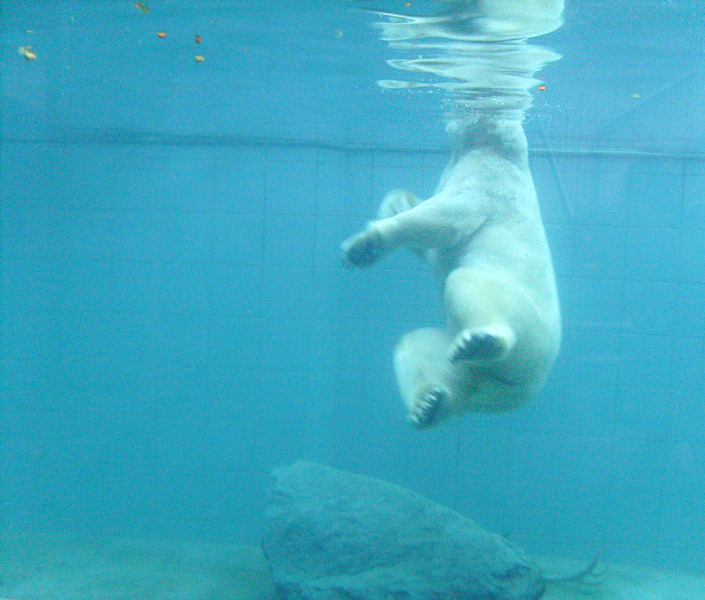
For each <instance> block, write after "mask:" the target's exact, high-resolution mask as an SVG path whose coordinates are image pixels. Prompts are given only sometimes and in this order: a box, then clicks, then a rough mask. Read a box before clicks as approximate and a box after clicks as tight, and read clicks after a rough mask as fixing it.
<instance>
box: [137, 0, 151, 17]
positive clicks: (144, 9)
mask: <svg viewBox="0 0 705 600" xmlns="http://www.w3.org/2000/svg"><path fill="white" fill-rule="evenodd" d="M135 8H136V9H137V10H138V11H140V12H141V13H142V14H143V15H144V14H147V13H148V12H149V2H147V0H143V1H142V2H135Z"/></svg>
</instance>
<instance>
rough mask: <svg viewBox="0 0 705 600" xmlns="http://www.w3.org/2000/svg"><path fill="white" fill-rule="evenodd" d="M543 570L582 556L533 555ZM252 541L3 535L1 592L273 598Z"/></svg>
mask: <svg viewBox="0 0 705 600" xmlns="http://www.w3.org/2000/svg"><path fill="white" fill-rule="evenodd" d="M537 563H538V564H540V566H541V568H542V570H543V572H544V573H546V574H547V575H553V574H556V575H557V574H561V573H570V572H573V571H577V570H579V569H580V568H581V567H582V566H584V563H576V562H574V561H566V560H558V559H549V558H542V559H538V560H537ZM274 598H276V594H275V592H274V589H273V588H272V585H271V583H270V582H269V579H268V575H267V565H266V562H265V559H264V557H263V556H262V552H261V550H260V549H259V547H257V546H254V545H245V544H243V545H216V544H203V543H193V542H174V541H171V540H170V541H154V540H149V541H146V540H136V539H127V538H105V539H96V538H91V539H88V538H79V537H75V536H67V535H60V536H59V535H41V536H37V535H33V536H31V537H29V536H22V535H17V534H5V535H3V536H0V600H89V599H90V600H272V599H274ZM544 599H545V600H582V599H590V600H703V599H705V576H704V577H695V576H692V575H685V574H679V573H668V572H659V571H653V570H647V569H639V568H634V567H624V566H618V565H605V564H600V565H599V566H598V568H597V569H596V574H595V575H594V576H591V577H589V578H588V579H587V580H586V581H585V582H582V583H555V584H549V586H548V588H547V590H546V594H545V596H544Z"/></svg>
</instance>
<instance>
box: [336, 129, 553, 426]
mask: <svg viewBox="0 0 705 600" xmlns="http://www.w3.org/2000/svg"><path fill="white" fill-rule="evenodd" d="M454 140H455V148H454V152H453V157H452V160H451V162H450V164H449V165H448V166H447V167H446V169H445V172H444V173H443V176H442V177H441V181H440V183H439V186H438V189H437V191H436V193H435V194H434V195H433V196H431V197H430V198H428V199H427V200H424V201H421V200H419V199H418V198H416V197H415V196H414V195H413V194H411V193H410V192H406V191H403V190H395V191H393V192H391V193H389V194H388V195H387V196H386V197H385V198H384V201H383V202H382V205H381V206H380V208H379V212H378V218H377V220H375V221H372V222H371V223H370V224H369V225H368V227H367V228H366V229H365V230H363V231H361V232H360V233H358V234H356V235H354V236H352V237H350V238H348V239H347V240H345V241H344V242H343V244H342V247H341V249H342V252H343V256H344V258H345V260H346V261H347V262H348V263H349V264H351V265H355V266H360V267H365V266H368V265H371V264H373V263H374V262H376V261H377V260H378V259H379V258H381V257H382V256H383V255H384V254H386V253H387V252H390V251H391V250H394V249H395V248H400V247H406V248H410V249H412V250H414V251H415V252H416V253H417V254H419V255H420V256H424V257H425V258H426V259H427V260H428V262H429V263H430V264H431V266H432V268H433V269H434V271H435V272H436V274H437V276H438V278H439V280H440V282H441V283H442V284H443V285H444V299H445V310H446V316H447V326H446V327H445V329H438V328H424V329H417V330H416V331H412V332H410V333H408V334H406V335H404V337H403V338H402V339H401V341H400V342H399V344H398V345H397V348H396V350H395V355H394V368H395V372H396V377H397V382H398V385H399V389H400V391H401V394H402V396H403V399H404V402H405V404H406V408H407V410H408V414H409V418H410V419H411V422H412V423H413V424H414V425H416V426H417V427H419V428H423V427H427V426H430V425H434V424H436V423H439V422H441V421H443V420H444V419H446V418H447V417H450V416H452V415H458V414H461V413H463V412H466V411H484V412H504V411H510V410H513V409H515V408H517V407H519V406H521V405H522V404H524V403H525V402H526V401H527V400H528V399H529V398H530V397H531V396H532V395H534V394H535V393H536V392H537V391H538V390H539V388H540V387H541V385H542V384H543V382H544V380H545V379H546V376H547V374H548V372H549V370H550V368H551V366H552V364H553V362H554V360H555V358H556V356H557V354H558V348H559V345H560V337H561V327H560V311H559V305H558V296H557V293H556V284H555V276H554V273H553V265H552V262H551V254H550V251H549V248H548V243H547V241H546V234H545V232H544V228H543V223H542V222H541V214H540V211H539V205H538V200H537V198H536V191H535V189H534V184H533V180H532V178H531V172H530V171H529V163H528V150H527V142H526V136H525V135H524V131H523V128H522V125H521V123H520V122H519V121H514V120H501V119H497V120H492V119H478V120H477V122H476V123H474V124H473V125H467V124H466V125H465V126H464V129H463V130H462V131H461V132H458V133H456V134H455V136H454Z"/></svg>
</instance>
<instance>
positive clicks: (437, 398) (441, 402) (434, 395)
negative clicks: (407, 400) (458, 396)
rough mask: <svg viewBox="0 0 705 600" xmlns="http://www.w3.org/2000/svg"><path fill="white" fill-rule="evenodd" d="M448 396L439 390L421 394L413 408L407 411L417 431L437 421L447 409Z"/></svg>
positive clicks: (435, 389)
mask: <svg viewBox="0 0 705 600" xmlns="http://www.w3.org/2000/svg"><path fill="white" fill-rule="evenodd" d="M447 404H448V394H447V393H446V392H444V391H443V390H442V389H440V388H434V389H432V390H429V391H428V392H425V393H424V394H422V395H421V396H420V397H419V398H418V400H417V401H416V404H415V406H414V407H413V409H412V410H410V411H409V420H410V421H411V424H412V425H413V426H414V427H416V428H417V429H423V428H424V427H428V426H430V425H433V424H434V423H436V422H437V421H438V418H439V416H440V415H441V414H442V413H443V412H444V409H446V408H447Z"/></svg>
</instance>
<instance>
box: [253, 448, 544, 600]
mask: <svg viewBox="0 0 705 600" xmlns="http://www.w3.org/2000/svg"><path fill="white" fill-rule="evenodd" d="M273 477H274V484H273V489H272V492H271V494H270V497H269V501H268V505H267V528H266V531H265V534H264V538H263V541H262V546H263V549H264V553H265V555H266V557H267V560H268V562H269V568H270V571H271V574H272V579H273V581H274V585H275V586H276V587H277V589H278V590H279V592H280V594H281V596H282V598H285V599H286V600H461V599H462V600H535V599H537V598H539V597H540V596H541V594H542V593H543V589H544V583H543V580H542V578H541V575H540V574H539V572H538V571H537V570H535V569H534V568H533V567H532V566H531V565H530V564H529V563H528V561H527V560H526V557H525V556H524V554H523V553H522V552H521V550H519V549H518V548H516V547H515V546H513V545H512V544H510V543H508V542H506V541H505V540H504V539H502V538H501V537H499V536H498V535H494V534H491V533H489V532H487V531H485V530H484V529H482V528H481V527H480V526H478V525H476V524H475V523H473V522H472V521H471V520H470V519H467V518H465V517H463V516H461V515H459V514H457V513H455V512H453V511H451V510H449V509H447V508H444V507H443V506H440V505H438V504H435V503H434V502H431V501H430V500H427V499H425V498H423V497H422V496H419V495H418V494H415V493H413V492H410V491H409V490H405V489H403V488H400V487H398V486H396V485H392V484H389V483H385V482H383V481H379V480H377V479H371V478H369V477H363V476H360V475H352V474H350V473H346V472H344V471H338V470H336V469H331V468H328V467H323V466H321V465H317V464H314V463H310V462H296V463H294V464H293V465H291V466H289V467H282V468H278V469H275V470H274V471H273Z"/></svg>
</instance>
